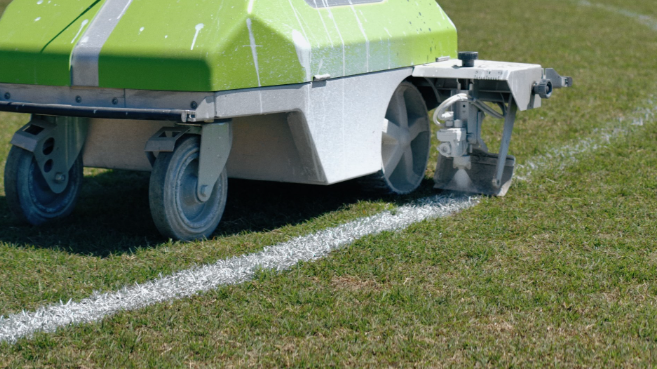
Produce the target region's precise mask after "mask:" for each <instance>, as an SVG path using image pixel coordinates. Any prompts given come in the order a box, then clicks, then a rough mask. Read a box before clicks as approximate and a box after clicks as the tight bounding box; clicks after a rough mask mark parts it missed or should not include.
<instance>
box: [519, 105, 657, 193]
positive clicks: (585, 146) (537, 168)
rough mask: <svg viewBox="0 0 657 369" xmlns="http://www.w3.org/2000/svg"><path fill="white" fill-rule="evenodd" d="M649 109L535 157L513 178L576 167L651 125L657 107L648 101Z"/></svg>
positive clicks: (524, 177)
mask: <svg viewBox="0 0 657 369" xmlns="http://www.w3.org/2000/svg"><path fill="white" fill-rule="evenodd" d="M649 104H650V106H653V107H652V108H643V109H640V110H638V111H637V112H635V113H634V114H633V115H632V116H630V117H629V118H626V119H619V120H618V121H613V122H609V123H607V124H606V125H604V126H602V127H600V128H596V129H594V130H593V132H592V133H593V134H592V135H591V136H590V137H586V138H582V139H577V140H575V141H573V142H571V143H568V144H566V145H563V146H561V147H557V148H553V149H550V150H548V151H547V152H546V153H545V154H542V155H537V156H535V157H533V158H531V159H529V160H527V161H526V162H525V163H524V164H522V165H517V167H516V173H515V176H514V178H515V179H516V180H518V181H527V180H529V178H530V177H531V176H532V175H535V174H537V172H543V173H545V172H547V171H562V170H563V169H564V168H566V167H568V166H570V165H572V164H575V163H576V162H577V161H578V160H579V157H581V156H582V155H584V154H587V153H590V152H594V151H597V150H600V149H602V148H605V147H608V146H609V145H610V144H611V143H612V139H616V138H619V137H623V136H627V135H628V134H630V133H632V132H633V131H635V130H636V128H637V127H640V126H643V125H644V124H646V123H648V122H654V120H655V113H657V106H655V103H654V102H653V101H652V100H651V101H649Z"/></svg>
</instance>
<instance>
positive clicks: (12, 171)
mask: <svg viewBox="0 0 657 369" xmlns="http://www.w3.org/2000/svg"><path fill="white" fill-rule="evenodd" d="M82 169H83V168H82V156H81V155H80V156H78V158H77V159H76V160H75V163H73V166H72V167H71V169H70V170H69V172H68V176H69V181H68V185H67V187H66V189H65V190H64V191H63V192H62V193H59V194H58V193H54V192H53V191H52V190H51V189H50V187H49V186H48V184H47V183H46V180H45V178H43V175H42V174H41V171H40V170H39V167H38V165H37V162H36V159H34V154H32V153H31V152H29V151H27V150H23V149H21V148H19V147H16V146H13V147H12V148H11V150H10V151H9V156H8V157H7V164H6V166H5V193H6V196H7V205H8V206H9V210H10V211H11V212H12V213H13V214H14V216H15V217H16V218H18V219H19V220H20V221H22V222H24V223H29V224H32V225H40V224H43V223H46V222H48V221H52V220H55V219H60V218H63V217H66V216H67V215H69V214H71V212H72V211H73V209H74V208H75V204H76V203H77V200H78V196H79V194H80V187H81V185H82V178H83V176H84V175H83V173H82Z"/></svg>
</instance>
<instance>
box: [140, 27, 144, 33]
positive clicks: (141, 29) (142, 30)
mask: <svg viewBox="0 0 657 369" xmlns="http://www.w3.org/2000/svg"><path fill="white" fill-rule="evenodd" d="M144 30H145V28H144V27H141V28H140V29H139V34H140V35H141V33H142V32H144Z"/></svg>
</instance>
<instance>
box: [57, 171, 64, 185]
mask: <svg viewBox="0 0 657 369" xmlns="http://www.w3.org/2000/svg"><path fill="white" fill-rule="evenodd" d="M65 180H66V175H65V174H63V173H57V174H55V182H57V183H62V182H64V181H65Z"/></svg>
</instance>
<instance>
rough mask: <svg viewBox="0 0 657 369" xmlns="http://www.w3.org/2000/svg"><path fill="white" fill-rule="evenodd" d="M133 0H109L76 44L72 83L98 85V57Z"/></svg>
mask: <svg viewBox="0 0 657 369" xmlns="http://www.w3.org/2000/svg"><path fill="white" fill-rule="evenodd" d="M131 3H132V0H107V1H106V2H105V4H103V7H102V8H101V9H100V11H99V12H98V14H97V15H96V17H95V18H94V20H93V21H92V22H91V25H89V28H87V30H86V31H85V33H84V35H82V37H81V38H80V41H78V43H77V44H76V45H75V48H74V49H73V53H72V55H71V84H72V85H73V86H91V87H98V83H99V82H98V58H99V56H100V51H101V50H102V48H103V45H105V42H106V41H107V39H108V38H109V36H110V35H111V34H112V31H114V28H116V25H117V24H118V23H119V20H120V19H121V17H122V16H123V14H125V11H126V10H127V9H128V7H129V6H130V4H131Z"/></svg>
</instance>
